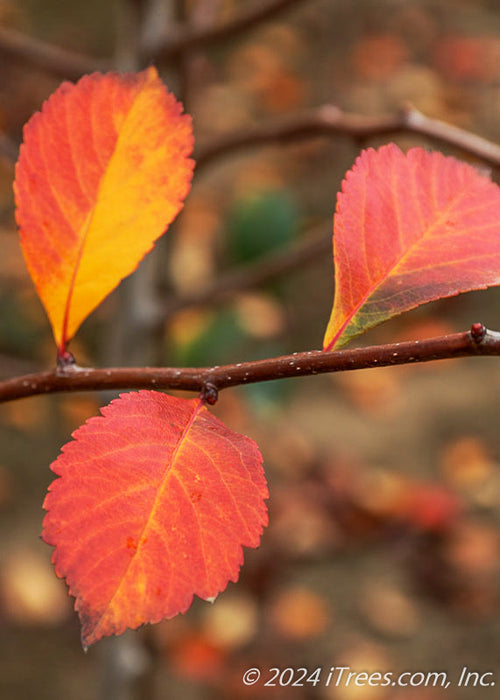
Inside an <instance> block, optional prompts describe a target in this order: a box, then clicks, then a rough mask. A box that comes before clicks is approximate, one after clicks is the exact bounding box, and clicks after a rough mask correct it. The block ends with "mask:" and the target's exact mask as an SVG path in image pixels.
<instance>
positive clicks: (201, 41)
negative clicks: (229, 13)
mask: <svg viewBox="0 0 500 700" xmlns="http://www.w3.org/2000/svg"><path fill="white" fill-rule="evenodd" d="M302 2H310V0H268V2H265V3H263V4H260V5H257V7H251V8H250V9H244V10H241V11H240V12H238V13H237V14H235V15H234V16H233V17H231V18H230V19H229V20H227V21H226V22H223V23H221V24H216V25H214V26H211V27H196V26H192V27H189V28H183V27H176V28H175V29H174V31H172V32H170V33H168V34H167V35H166V36H163V37H162V38H161V39H160V40H159V41H158V42H157V43H156V44H152V43H151V42H149V43H147V44H145V45H144V46H143V49H142V52H143V56H144V57H145V58H147V59H148V60H163V61H171V60H175V59H176V58H177V57H178V56H179V54H182V53H185V52H189V51H192V50H194V49H200V48H202V47H207V46H210V45H211V44H216V43H220V42H221V41H224V40H225V39H234V38H235V37H237V36H238V35H240V34H242V33H244V32H247V31H249V30H250V29H252V28H254V27H256V26H259V25H260V24H263V23H264V22H266V21H268V20H270V19H272V18H273V17H276V16H278V15H279V14H281V13H282V12H283V11H284V10H287V9H289V8H291V7H293V6H294V5H299V4H300V3H302Z"/></svg>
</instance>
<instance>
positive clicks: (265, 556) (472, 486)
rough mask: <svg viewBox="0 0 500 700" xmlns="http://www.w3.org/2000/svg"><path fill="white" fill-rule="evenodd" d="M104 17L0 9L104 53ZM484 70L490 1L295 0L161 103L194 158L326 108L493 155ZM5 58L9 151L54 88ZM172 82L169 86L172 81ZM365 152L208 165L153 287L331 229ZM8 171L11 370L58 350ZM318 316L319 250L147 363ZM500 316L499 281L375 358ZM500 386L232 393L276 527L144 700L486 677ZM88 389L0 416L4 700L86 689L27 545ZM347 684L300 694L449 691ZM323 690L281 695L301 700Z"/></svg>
mask: <svg viewBox="0 0 500 700" xmlns="http://www.w3.org/2000/svg"><path fill="white" fill-rule="evenodd" d="M109 5H111V3H110V4H109ZM245 5H248V3H246V2H245V1H244V0H239V1H237V0H225V1H223V2H222V1H221V2H215V1H214V2H208V0H207V1H206V2H205V0H192V1H191V2H186V11H189V12H195V11H197V12H200V11H201V10H203V6H205V11H206V14H207V15H208V16H213V18H214V19H224V18H227V17H230V16H231V14H232V13H233V12H237V11H239V10H240V9H241V8H242V7H244V6H245ZM113 21H114V20H113V16H112V15H111V11H110V8H109V6H108V4H107V3H102V2H97V0H93V1H92V2H87V3H80V4H79V3H62V4H61V3H59V2H57V0H45V1H44V2H42V1H41V0H26V1H25V2H22V3H15V2H14V0H1V1H0V25H1V26H2V27H12V28H14V29H17V30H20V31H22V32H25V33H26V34H28V35H32V36H34V37H36V38H39V39H43V40H45V41H50V42H53V43H55V44H57V45H59V46H62V47H65V48H68V49H78V50H79V51H81V52H83V53H87V54H89V55H95V56H99V57H101V56H102V57H108V58H112V56H113V52H114V49H113V46H114V43H115V33H114V27H113ZM0 55H1V54H0ZM499 56H500V8H499V7H498V5H497V3H494V2H489V1H488V0H480V1H479V2H477V1H474V2H472V0H460V1H459V2H454V1H452V0H443V1H442V2H440V3H429V2H427V1H426V0H416V1H415V2H411V3H408V2H406V3H405V2H394V1H393V0H383V1H381V2H376V3H373V2H369V0H362V1H359V2H356V3H350V2H344V1H343V0H336V1H335V2H329V1H327V0H310V2H306V3H302V5H301V7H300V8H297V9H296V11H294V12H290V13H289V14H286V15H283V18H282V19H275V20H273V22H272V23H265V24H264V25H263V26H262V27H260V28H254V29H253V30H252V31H251V32H249V33H248V35H247V36H240V37H238V38H237V39H235V40H233V41H229V42H227V43H225V44H224V45H222V46H221V47H216V48H210V49H207V50H197V51H195V52H193V54H192V55H190V56H188V57H187V59H186V60H185V61H184V62H183V65H182V66H181V73H182V76H181V78H182V79H181V80H180V81H178V85H172V88H173V89H174V90H177V89H178V90H179V91H181V92H183V94H182V95H180V96H181V98H182V99H183V100H184V101H185V103H186V106H187V109H188V110H189V111H190V112H191V113H192V114H193V119H194V126H195V133H196V137H197V141H198V142H199V143H209V142H210V139H212V138H214V137H215V136H217V135H221V134H224V133H227V132H229V131H231V130H233V129H241V128H245V127H246V126H252V125H255V124H259V123H265V122H266V120H267V119H269V118H271V117H275V116H276V115H283V116H287V115H289V116H293V114H295V113H297V112H300V110H302V109H306V108H307V107H313V106H317V105H321V104H323V103H333V104H335V105H337V106H339V107H340V108H342V109H345V110H348V111H353V112H357V113H360V114H366V115H381V114H387V113H390V112H393V111H394V110H396V109H398V108H399V107H400V106H401V104H402V103H403V102H405V101H410V102H411V103H412V104H414V105H415V106H416V107H417V108H418V109H420V110H421V111H422V112H424V113H425V114H427V115H428V116H432V117H436V118H439V119H443V120H447V121H449V122H451V123H453V124H456V125H459V126H462V127H465V128H468V129H470V130H472V131H475V132H477V133H480V134H481V135H483V136H486V137H488V138H490V139H492V140H495V141H500V91H499V77H500V72H499V71H500V68H499V65H500V64H499V61H498V58H499ZM1 61H2V70H1V71H0V134H1V135H2V136H3V137H5V138H6V139H8V141H9V143H11V144H14V145H17V143H18V142H19V140H20V137H21V131H22V125H23V123H24V122H25V121H26V120H27V118H28V117H29V116H30V114H31V113H32V112H33V111H34V110H36V109H38V108H39V107H40V104H41V102H42V101H43V100H44V99H45V98H46V97H47V96H48V95H49V94H50V92H52V90H53V89H54V88H55V87H56V85H57V83H58V80H57V79H55V78H54V77H52V76H50V75H48V74H47V73H46V72H44V71H42V70H39V69H37V67H36V66H34V65H25V64H22V63H16V62H14V61H10V60H7V59H6V58H5V57H3V56H2V57H1ZM164 68H165V76H166V79H167V82H169V81H170V77H169V76H171V74H172V73H171V70H172V69H171V66H170V67H169V66H164ZM417 141H418V143H419V144H420V145H425V146H429V144H428V143H427V142H425V141H424V140H423V139H415V138H409V137H404V138H403V137H402V138H400V139H399V143H400V144H401V145H402V146H403V147H406V146H409V145H415V144H416V143H417ZM378 142H379V141H375V140H374V141H373V143H371V142H370V145H377V143H378ZM365 145H368V144H366V143H363V144H359V143H353V142H351V141H349V140H347V139H345V138H337V139H333V140H330V141H327V140H326V139H311V140H310V141H306V142H301V143H298V144H295V145H287V146H279V145H276V144H270V145H269V146H268V147H266V148H259V149H254V150H253V151H250V152H247V153H244V154H235V155H234V156H232V157H227V158H224V159H221V160H220V162H217V163H214V164H212V166H211V167H210V168H207V169H206V170H205V171H203V172H202V173H201V174H200V176H199V177H195V182H194V187H193V191H192V193H191V195H190V196H189V198H188V201H187V203H186V206H185V209H184V211H183V213H182V215H181V217H180V218H179V221H178V224H177V226H176V227H175V229H172V230H171V231H170V232H169V234H168V242H167V245H166V249H167V250H166V256H165V257H164V258H162V270H163V274H164V279H163V283H164V286H165V289H166V290H168V291H169V293H171V294H177V295H180V296H182V295H183V294H187V293H189V292H191V291H192V290H193V289H203V288H204V287H205V286H207V285H209V284H210V283H211V282H213V281H214V280H216V279H217V278H218V276H219V275H221V274H223V273H224V271H226V270H230V269H232V268H233V267H234V265H235V264H241V263H242V262H255V261H258V260H259V258H260V257H261V256H264V255H265V254H266V253H267V252H269V251H270V250H273V249H279V248H280V246H283V249H285V248H286V247H287V246H288V245H290V244H291V243H292V242H293V240H295V238H296V237H300V236H305V235H307V232H308V230H309V229H310V228H311V227H312V226H313V225H315V224H318V223H324V226H325V231H327V230H330V228H331V216H332V213H333V211H334V207H335V193H336V191H337V190H338V189H339V187H340V183H341V180H342V177H343V175H344V173H345V171H346V170H347V169H348V168H349V167H350V165H351V164H352V161H353V160H354V158H355V156H356V154H357V152H358V151H359V148H360V147H361V146H365ZM449 152H452V151H451V149H450V150H449ZM458 155H460V156H463V154H458ZM496 175H497V174H496V173H494V176H495V177H496ZM13 177H14V166H13V162H12V160H11V159H10V158H9V157H8V156H7V155H6V154H4V153H3V154H2V155H0V245H1V248H2V257H1V259H0V331H1V332H0V357H1V359H2V376H4V377H7V376H13V375H15V374H21V373H24V372H27V371H30V370H31V369H35V368H38V367H44V366H47V365H50V364H51V363H52V362H53V359H54V357H53V356H54V354H55V353H54V348H53V343H52V339H51V337H50V332H49V328H48V324H47V323H46V321H45V319H44V317H43V311H42V309H41V306H40V304H39V302H38V301H37V299H36V296H35V294H34V291H33V289H32V288H31V283H30V281H29V280H28V276H27V273H26V271H25V268H24V263H23V260H22V256H21V254H20V251H19V248H18V244H17V237H16V230H15V224H14V217H13V196H12V190H11V183H12V180H13ZM262 231H265V232H266V233H265V235H264V236H262V237H261V238H260V239H259V237H258V235H257V234H258V232H262ZM230 236H232V237H235V238H234V239H233V238H230ZM257 239H258V240H257ZM234 240H236V241H237V244H235V243H234ZM331 301H332V261H331V259H330V257H329V256H324V259H318V260H317V261H316V262H315V263H314V264H312V265H309V266H307V267H304V269H299V270H296V271H295V272H294V273H293V274H290V276H289V277H287V278H284V279H277V280H275V281H273V283H271V284H268V285H266V286H265V287H264V288H261V289H258V290H254V291H251V292H248V291H246V292H241V293H237V294H235V295H234V298H233V299H232V300H231V301H228V302H227V303H225V304H224V305H221V306H215V305H214V306H212V307H206V308H202V309H198V308H194V309H189V310H187V311H183V312H182V313H179V314H178V315H176V316H174V317H173V318H171V319H169V322H168V324H167V325H166V326H165V328H164V332H163V334H162V341H161V342H162V343H163V345H162V347H161V349H160V355H161V357H162V359H163V361H164V362H165V363H171V362H174V361H175V362H176V363H182V364H186V365H187V364H192V365H196V364H210V363H217V364H222V363H223V362H224V361H228V360H234V361H239V360H243V359H249V358H252V357H260V356H265V355H270V354H280V353H283V352H293V351H296V350H302V349H305V350H308V349H313V348H317V347H320V344H321V338H322V333H323V330H324V327H325V325H326V321H327V318H328V315H329V311H330V306H331ZM499 308H500V294H499V292H498V290H490V291H489V292H485V293H478V294H471V295H468V296H467V297H463V298H458V299H452V300H448V301H446V302H440V303H437V304H435V305H433V306H432V307H430V308H429V309H426V308H424V309H421V310H418V311H416V312H412V313H411V314H408V315H407V316H405V317H402V318H401V319H400V320H395V321H393V322H392V323H391V324H389V325H388V326H383V327H382V328H380V329H377V330H375V331H373V332H372V333H371V334H370V337H369V338H368V339H367V341H366V342H371V341H373V342H375V341H377V342H378V341H380V342H382V341H387V340H396V339H400V340H402V339H408V338H421V337H425V336H427V335H434V334H440V333H442V332H443V333H444V332H448V331H454V330H461V329H462V328H463V327H467V326H468V325H470V323H471V322H473V321H478V320H480V321H482V322H484V323H486V324H487V325H491V326H492V327H495V326H496V325H498V324H497V318H498V311H499ZM115 309H116V300H115V299H114V298H112V299H110V300H109V302H107V303H106V304H105V305H104V306H103V308H102V309H101V310H99V311H98V312H97V314H96V315H95V317H94V318H93V319H91V320H89V322H88V323H87V324H85V326H84V328H83V331H82V333H81V334H80V335H79V337H78V339H77V342H76V343H75V345H74V347H73V350H74V352H75V354H76V355H77V357H78V359H79V361H80V362H81V363H82V364H85V363H86V362H87V363H89V364H96V365H97V364H99V361H100V360H99V358H100V357H102V344H103V343H104V338H105V337H106V327H107V325H108V324H109V320H110V318H111V316H112V314H113V313H114V311H115ZM464 324H465V325H464ZM363 342H365V341H363ZM499 387H500V368H499V367H498V362H497V361H496V360H495V359H482V360H477V361H476V360H468V361H466V360H460V361H458V360H455V361H453V362H449V363H446V365H445V366H444V365H426V366H422V367H413V366H412V367H401V368H391V369H384V370H366V371H363V372H359V373H352V374H350V373H346V374H344V375H343V376H332V377H322V378H309V379H304V380H297V381H295V382H282V383H278V382H273V383H271V384H269V385H266V386H264V385H262V386H255V387H248V388H246V389H245V390H243V389H241V390H231V391H229V392H224V393H223V395H222V396H221V399H220V401H219V404H218V405H217V407H216V408H215V411H216V412H217V413H218V414H219V415H220V416H221V417H222V418H223V420H225V421H226V422H227V423H228V424H229V425H230V426H231V427H232V428H234V429H235V430H239V431H242V432H246V433H248V434H249V435H251V436H252V437H254V438H255V439H256V440H257V441H258V443H259V445H260V448H261V451H262V452H263V454H264V457H265V463H266V470H267V473H268V476H269V480H270V486H271V500H270V506H269V507H270V526H269V528H268V530H267V532H266V534H265V536H264V538H263V542H262V545H261V548H260V549H259V550H256V551H251V552H250V551H247V552H246V553H245V565H244V567H243V569H242V573H241V577H240V581H239V582H238V584H236V585H230V586H229V588H228V590H227V592H226V593H224V594H222V595H221V596H220V597H219V598H220V599H219V600H218V601H217V602H216V603H215V604H214V605H213V606H209V605H207V603H202V602H197V603H195V605H194V606H193V608H192V610H191V611H190V612H189V613H188V614H187V615H186V616H183V617H179V618H176V619H174V620H171V621H166V622H163V623H161V624H160V625H157V626H155V627H152V628H150V629H149V630H147V631H146V637H147V640H148V643H149V644H150V645H151V646H152V648H153V649H154V650H155V653H156V655H157V657H158V659H159V664H158V668H157V678H156V682H157V689H158V697H165V695H166V694H167V692H168V695H169V697H172V698H174V697H184V698H192V699H193V700H196V699H198V698H211V697H214V698H231V699H234V698H267V697H270V696H272V697H290V695H289V692H290V691H289V689H286V688H284V689H283V688H282V689H279V688H275V689H270V688H263V687H262V684H257V685H256V686H254V687H253V688H245V687H244V686H243V684H242V682H241V676H242V673H243V671H244V670H245V668H248V667H251V666H257V667H260V668H262V669H266V668H269V667H271V666H278V667H282V668H286V667H290V666H292V667H293V666H295V667H297V666H307V667H309V668H310V669H311V670H313V669H314V668H316V667H317V666H321V665H324V666H325V667H328V668H329V667H330V666H334V665H341V664H343V663H344V664H348V665H350V666H351V667H352V668H353V669H359V670H361V669H363V670H371V669H373V670H374V671H380V672H384V671H385V670H392V671H394V672H396V671H398V670H400V671H404V670H422V671H428V670H432V669H435V668H437V667H438V668H439V669H444V670H448V671H449V672H450V673H452V672H455V671H456V670H457V669H459V668H461V667H462V666H463V665H467V666H469V667H470V668H478V669H482V670H495V668H496V667H497V665H498V660H497V648H498V639H499V638H500V623H499V622H498V612H499V595H498V590H499V582H500V581H499V579H500V571H499V563H498V562H499V551H498V550H499V540H498V531H499V530H498V526H499V512H500V510H499V509H500V473H499V459H500V433H499V431H498V419H497V416H498V409H499V405H498V396H499V394H500V392H499ZM97 399H98V397H94V396H77V395H75V396H67V397H54V398H47V397H44V398H39V399H29V400H25V401H23V402H20V403H13V404H11V405H5V406H2V407H0V433H1V437H2V441H1V442H2V444H1V449H0V537H1V538H2V540H3V545H4V546H3V547H2V554H1V556H0V638H1V643H2V655H1V661H0V697H6V698H7V697H9V698H17V697H37V698H39V699H40V700H44V698H47V699H48V698H53V697H59V696H61V697H62V696H63V695H67V696H70V697H72V698H74V699H75V700H79V699H80V698H82V699H83V698H89V697H93V696H94V693H93V687H94V685H93V684H94V680H95V679H94V674H95V666H96V663H97V659H98V658H99V657H98V654H99V652H98V651H95V652H94V650H92V651H91V652H90V653H89V655H88V656H87V657H82V655H81V650H80V647H79V644H78V630H77V625H76V622H75V620H74V616H72V615H71V614H70V612H69V610H68V600H67V597H66V595H65V593H64V587H63V585H62V584H61V582H59V581H57V580H56V579H55V578H54V577H51V575H49V574H50V571H49V564H48V561H49V557H50V552H48V551H47V549H48V548H46V547H43V546H41V545H40V548H39V549H33V543H34V542H36V537H37V535H38V532H39V530H40V504H41V502H42V499H43V494H44V491H45V489H46V487H47V484H48V483H49V482H50V480H51V476H50V473H49V470H48V465H49V463H50V462H51V461H52V460H53V459H54V458H55V457H56V455H57V453H58V450H59V447H60V445H61V444H62V443H64V442H65V441H66V440H67V438H68V435H69V433H70V432H71V430H73V429H74V428H76V427H77V426H78V424H79V423H81V422H82V421H83V420H85V418H86V417H87V416H90V415H91V414H93V413H95V412H96V409H97V405H98V403H99V401H98V400H97ZM139 634H140V633H139ZM20 650H22V653H21V652H20ZM165 688H169V690H168V691H166V690H165ZM271 690H273V692H272V693H271ZM355 690H356V694H354V691H353V689H352V688H351V689H348V688H330V689H321V690H320V689H319V688H318V689H314V697H322V698H340V699H342V698H346V699H347V700H349V699H350V698H357V699H364V698H366V700H370V699H371V698H377V700H400V698H404V699H405V700H408V699H410V700H411V699H412V698H418V699H419V700H433V699H434V698H437V697H442V696H441V695H440V694H439V691H438V690H436V689H430V688H429V689H423V688H422V689H419V691H418V692H416V691H415V690H412V689H409V688H408V689H405V692H404V693H402V692H401V690H399V691H398V690H397V689H395V688H392V687H390V688H385V689H380V688H379V689H374V688H369V687H366V688H356V689H355ZM375 691H377V692H375ZM406 691H407V692H406ZM476 692H477V691H475V690H474V689H473V688H472V689H457V688H456V687H454V686H452V687H451V688H450V689H449V690H447V697H449V698H451V700H454V699H455V698H456V699H457V700H458V699H462V698H463V699H467V698H470V699H471V700H472V699H475V698H476V697H477V695H476ZM482 693H483V694H484V695H485V696H486V697H494V694H491V692H490V689H484V690H482ZM488 693H490V695H488ZM270 694H271V695H270ZM312 695H313V693H312V691H311V690H308V689H307V688H294V697H296V698H308V697H312Z"/></svg>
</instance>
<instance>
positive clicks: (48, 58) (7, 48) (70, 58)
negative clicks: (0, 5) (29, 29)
mask: <svg viewBox="0 0 500 700" xmlns="http://www.w3.org/2000/svg"><path fill="white" fill-rule="evenodd" d="M0 55H2V56H6V57H7V58H10V59H14V60H16V61H22V62H23V63H30V64H34V65H35V66H36V67H37V68H41V69H42V70H45V71H48V72H49V73H52V74H54V75H55V76H57V77H59V78H63V79H67V80H78V78H80V77H81V76H82V75H84V74H85V73H93V72H94V71H106V70H110V69H111V64H110V63H108V62H107V61H98V60H95V59H93V58H90V57H88V56H84V55H82V54H79V53H76V52H75V51H68V50H67V49H61V48H59V47H57V46H53V45H52V44H47V43H46V42H44V41H40V40H39V39H35V38H33V37H29V36H27V35H25V34H22V33H21V32H17V31H15V30H14V29H5V28H3V27H0Z"/></svg>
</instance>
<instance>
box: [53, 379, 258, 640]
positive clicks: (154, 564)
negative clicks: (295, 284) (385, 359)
mask: <svg viewBox="0 0 500 700" xmlns="http://www.w3.org/2000/svg"><path fill="white" fill-rule="evenodd" d="M73 437H74V440H73V441H72V442H69V443H68V444H67V445H65V446H64V447H63V450H62V453H61V454H60V456H59V458H58V459H57V460H56V461H55V462H54V463H53V465H52V469H53V471H54V472H55V473H56V474H58V475H59V477H60V478H58V479H56V480H55V481H54V482H53V483H52V485H51V486H50V488H49V493H48V494H47V497H46V499H45V503H44V508H45V509H46V510H47V511H48V513H47V515H46V516H45V520H44V531H43V538H44V540H45V541H46V542H47V543H48V544H51V545H55V550H54V554H53V562H54V564H55V569H56V573H57V574H58V576H60V577H64V578H66V581H67V583H68V585H69V588H70V593H71V594H72V595H73V596H75V598H76V603H75V607H76V609H77V610H78V613H79V615H80V619H81V622H82V640H83V643H84V644H85V645H86V646H88V645H90V644H93V643H94V642H96V641H98V640H99V639H100V638H101V637H103V636H107V635H112V634H121V633H122V632H123V631H124V630H125V629H127V628H136V627H138V626H139V625H142V624H143V623H145V622H158V621H160V620H162V619H165V618H169V617H172V616H174V615H176V614H177V613H180V612H184V611H185V610H187V608H188V607H189V606H190V604H191V601H192V598H193V595H198V596H200V597H201V598H204V599H208V598H212V597H214V596H216V595H217V594H218V593H219V592H220V591H222V590H223V589H224V588H225V587H226V585H227V583H228V581H235V580H236V579H237V577H238V572H239V568H240V566H241V564H242V561H243V553H242V545H243V546H246V547H256V546H257V545H258V543H259V538H260V535H261V532H262V528H263V527H264V526H265V525H266V524H267V513H266V507H265V504H264V499H266V498H267V495H268V494H267V487H266V482H265V478H264V473H263V470H262V466H261V456H260V453H259V450H258V448H257V446H256V445H255V443H254V442H253V441H252V440H250V439H249V438H247V437H245V436H243V435H239V434H238V433H234V432H233V431H231V430H229V428H227V427H226V426H225V425H224V424H223V423H221V422H220V421H219V420H218V419H217V418H215V417H214V416H213V415H211V414H210V413H209V412H208V410H207V409H206V408H205V406H204V405H203V404H202V402H201V401H200V400H199V399H192V400H187V399H180V398H174V397H172V396H168V395H166V394H162V393H159V392H153V391H140V392H136V393H130V394H122V396H121V397H120V398H119V399H116V400H115V401H112V402H111V404H109V405H108V406H107V407H105V408H103V409H102V417H101V416H99V417H95V418H91V419H90V420H88V421H87V423H86V424H85V425H83V426H82V427H81V428H79V429H78V430H77V431H76V432H75V433H74V435H73Z"/></svg>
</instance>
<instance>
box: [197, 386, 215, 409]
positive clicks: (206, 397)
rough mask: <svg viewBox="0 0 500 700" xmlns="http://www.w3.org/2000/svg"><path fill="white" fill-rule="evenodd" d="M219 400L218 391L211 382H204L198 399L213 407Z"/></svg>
mask: <svg viewBox="0 0 500 700" xmlns="http://www.w3.org/2000/svg"><path fill="white" fill-rule="evenodd" d="M218 398H219V391H218V389H217V387H216V386H215V384H212V382H205V384H203V387H202V389H201V391H200V399H201V400H202V401H203V402H204V403H207V404H208V405H209V406H214V405H215V404H216V403H217V399H218Z"/></svg>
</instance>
